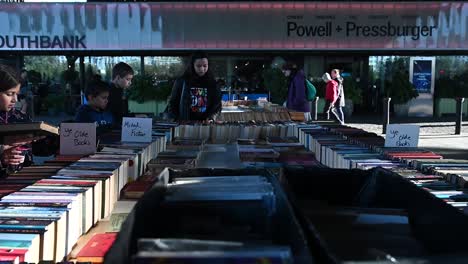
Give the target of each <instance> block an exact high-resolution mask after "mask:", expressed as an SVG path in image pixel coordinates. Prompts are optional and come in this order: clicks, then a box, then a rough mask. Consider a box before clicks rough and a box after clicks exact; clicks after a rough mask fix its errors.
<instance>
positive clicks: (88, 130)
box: [60, 123, 96, 155]
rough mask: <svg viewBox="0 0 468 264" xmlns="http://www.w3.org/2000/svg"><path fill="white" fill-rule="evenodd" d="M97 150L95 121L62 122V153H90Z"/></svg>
mask: <svg viewBox="0 0 468 264" xmlns="http://www.w3.org/2000/svg"><path fill="white" fill-rule="evenodd" d="M95 152H96V124H95V123H62V125H61V127H60V154H61V155H88V154H93V153H95Z"/></svg>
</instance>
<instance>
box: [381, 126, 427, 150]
mask: <svg viewBox="0 0 468 264" xmlns="http://www.w3.org/2000/svg"><path fill="white" fill-rule="evenodd" d="M418 141H419V126H417V125H401V124H392V125H388V126H387V135H386V136H385V147H397V148H415V147H417V146H418Z"/></svg>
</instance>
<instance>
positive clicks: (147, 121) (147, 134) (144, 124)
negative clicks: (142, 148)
mask: <svg viewBox="0 0 468 264" xmlns="http://www.w3.org/2000/svg"><path fill="white" fill-rule="evenodd" d="M152 127H153V119H152V118H129V117H124V118H123V121H122V141H123V142H151V132H152Z"/></svg>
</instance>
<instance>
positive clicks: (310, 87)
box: [305, 79, 317, 101]
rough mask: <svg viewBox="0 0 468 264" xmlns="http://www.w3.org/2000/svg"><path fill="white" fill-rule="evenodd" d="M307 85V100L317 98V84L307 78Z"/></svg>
mask: <svg viewBox="0 0 468 264" xmlns="http://www.w3.org/2000/svg"><path fill="white" fill-rule="evenodd" d="M305 87H306V98H307V101H313V100H314V99H315V95H316V94H317V89H316V88H315V86H314V85H313V84H312V83H311V82H310V81H309V80H307V79H306V80H305Z"/></svg>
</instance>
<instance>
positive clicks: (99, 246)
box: [76, 233, 117, 263]
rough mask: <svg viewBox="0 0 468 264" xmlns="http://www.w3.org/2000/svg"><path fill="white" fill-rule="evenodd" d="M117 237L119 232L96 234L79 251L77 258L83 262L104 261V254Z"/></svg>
mask: <svg viewBox="0 0 468 264" xmlns="http://www.w3.org/2000/svg"><path fill="white" fill-rule="evenodd" d="M116 237H117V233H103V234H96V235H94V236H93V237H92V238H91V239H90V240H89V241H88V243H86V245H85V246H84V247H83V248H82V249H81V250H80V252H78V254H77V255H76V259H77V260H78V261H82V262H87V261H88V262H92V263H102V262H103V261H104V255H105V254H106V252H107V251H108V250H109V249H110V247H111V246H112V244H113V243H114V241H115V239H116Z"/></svg>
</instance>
